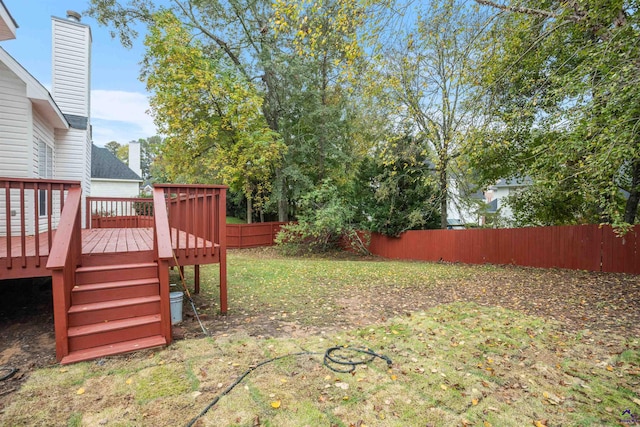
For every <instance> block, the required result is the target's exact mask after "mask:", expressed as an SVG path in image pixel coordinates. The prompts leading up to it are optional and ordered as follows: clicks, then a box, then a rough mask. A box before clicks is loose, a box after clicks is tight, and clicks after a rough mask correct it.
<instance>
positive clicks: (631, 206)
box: [624, 159, 640, 224]
mask: <svg viewBox="0 0 640 427" xmlns="http://www.w3.org/2000/svg"><path fill="white" fill-rule="evenodd" d="M638 202H640V159H636V160H635V161H634V162H633V167H632V170H631V189H630V190H629V198H628V199H627V206H626V208H625V210H624V222H626V223H629V224H633V223H635V221H636V215H637V214H638Z"/></svg>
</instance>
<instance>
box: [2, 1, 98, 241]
mask: <svg viewBox="0 0 640 427" xmlns="http://www.w3.org/2000/svg"><path fill="white" fill-rule="evenodd" d="M51 23H52V63H53V68H52V85H51V93H49V91H48V90H47V89H46V88H45V87H44V86H43V85H42V84H41V83H40V82H39V81H37V80H36V79H35V78H34V77H33V76H32V75H31V74H30V73H29V72H28V71H27V70H26V69H25V68H24V67H22V66H21V65H20V64H19V63H18V62H17V61H16V60H15V59H14V58H13V57H11V55H9V54H8V53H7V52H6V51H5V50H4V49H3V48H2V46H1V45H0V176H5V177H11V178H49V179H63V180H73V181H79V182H80V183H81V185H82V190H83V194H84V195H85V196H86V195H88V194H90V192H91V181H90V178H91V120H90V109H89V108H90V91H91V87H90V64H91V29H90V28H89V26H88V25H86V24H83V23H81V22H80V15H79V14H78V13H76V12H73V11H68V12H67V18H66V19H62V18H56V17H52V18H51ZM16 28H18V25H17V24H16V22H15V21H14V20H13V18H12V17H11V14H10V13H9V11H8V9H7V8H6V7H5V5H4V3H2V1H1V0H0V42H4V41H6V40H11V39H14V38H15V37H16ZM33 54H34V55H38V52H33ZM12 198H13V197H12ZM31 198H32V199H33V196H31ZM12 204H13V203H12ZM33 204H34V201H33V200H27V201H26V203H25V209H29V206H33ZM13 205H15V206H19V203H15V204H13ZM83 205H84V203H83ZM39 207H40V208H41V209H43V208H44V204H43V203H40V204H39ZM13 214H14V213H13V212H12V215H13ZM82 218H83V220H84V215H83V216H82ZM3 221H4V219H3V218H0V222H3ZM28 232H33V230H28Z"/></svg>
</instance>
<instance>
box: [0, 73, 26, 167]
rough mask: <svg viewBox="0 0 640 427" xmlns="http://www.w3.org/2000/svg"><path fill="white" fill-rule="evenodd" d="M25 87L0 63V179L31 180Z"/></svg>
mask: <svg viewBox="0 0 640 427" xmlns="http://www.w3.org/2000/svg"><path fill="white" fill-rule="evenodd" d="M26 93H27V86H26V84H25V83H24V82H23V81H22V80H21V79H20V78H19V77H18V76H16V75H15V74H14V73H13V72H12V71H10V70H9V68H7V67H6V66H5V65H4V64H3V63H0V171H2V172H1V173H0V175H2V176H11V177H16V178H29V177H31V176H32V175H31V173H32V170H31V168H30V167H29V160H30V152H29V148H30V147H31V145H30V144H29V140H30V128H31V126H30V125H29V123H30V121H31V111H32V110H31V102H30V101H29V100H28V99H27V95H26Z"/></svg>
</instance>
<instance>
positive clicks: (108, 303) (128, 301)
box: [69, 295, 160, 314]
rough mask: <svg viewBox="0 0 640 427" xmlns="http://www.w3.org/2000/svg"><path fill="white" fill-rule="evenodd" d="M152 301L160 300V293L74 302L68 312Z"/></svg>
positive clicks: (80, 311)
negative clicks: (85, 302)
mask: <svg viewBox="0 0 640 427" xmlns="http://www.w3.org/2000/svg"><path fill="white" fill-rule="evenodd" d="M154 301H160V295H153V296H148V297H137V298H123V299H116V300H109V301H101V302H93V303H87V304H76V305H73V306H71V308H70V309H69V314H72V313H82V312H87V311H94V310H103V309H107V308H115V307H126V306H133V305H138V304H145V303H149V302H154Z"/></svg>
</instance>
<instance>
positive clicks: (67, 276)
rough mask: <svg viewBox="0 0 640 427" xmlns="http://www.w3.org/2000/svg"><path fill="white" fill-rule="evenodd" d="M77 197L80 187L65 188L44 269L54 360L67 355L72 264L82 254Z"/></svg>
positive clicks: (73, 269)
mask: <svg viewBox="0 0 640 427" xmlns="http://www.w3.org/2000/svg"><path fill="white" fill-rule="evenodd" d="M81 198H82V190H81V189H80V188H79V187H74V188H71V189H69V192H68V195H67V200H66V203H65V204H64V209H63V211H62V215H61V217H60V224H59V226H58V230H57V232H56V236H55V238H54V239H53V246H52V247H51V252H50V253H49V259H48V261H47V268H48V269H49V270H51V271H52V279H53V281H52V287H53V314H54V322H55V330H56V357H57V359H58V360H62V358H63V357H64V356H66V355H67V354H69V345H68V339H67V338H68V335H67V329H68V317H67V313H68V311H69V308H70V307H71V290H72V289H73V287H74V286H75V278H76V267H77V266H78V265H79V263H80V257H81V255H82V230H81V225H82V221H81V214H80V207H81Z"/></svg>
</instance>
